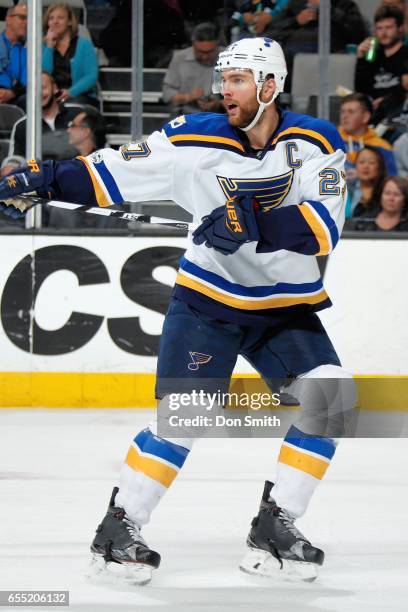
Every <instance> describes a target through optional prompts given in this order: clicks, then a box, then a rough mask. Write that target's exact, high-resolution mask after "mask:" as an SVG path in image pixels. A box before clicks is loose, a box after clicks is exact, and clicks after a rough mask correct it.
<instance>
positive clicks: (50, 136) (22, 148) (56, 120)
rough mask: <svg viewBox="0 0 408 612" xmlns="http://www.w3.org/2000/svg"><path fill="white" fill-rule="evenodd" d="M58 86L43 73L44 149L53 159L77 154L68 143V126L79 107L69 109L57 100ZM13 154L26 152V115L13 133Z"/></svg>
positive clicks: (44, 153) (48, 75) (16, 125)
mask: <svg viewBox="0 0 408 612" xmlns="http://www.w3.org/2000/svg"><path fill="white" fill-rule="evenodd" d="M57 94H58V87H57V85H56V84H55V81H54V79H53V77H52V76H51V75H50V74H48V73H47V72H43V73H42V75H41V106H42V128H41V129H42V149H43V155H47V157H51V158H52V159H64V158H66V157H70V156H72V155H75V151H74V149H73V148H72V147H69V145H68V138H67V135H66V128H67V126H68V123H69V121H70V120H71V119H72V118H73V117H75V115H76V114H77V113H78V108H76V109H69V108H65V107H64V106H63V105H61V104H59V102H58V100H57ZM11 141H12V150H13V154H17V155H22V156H24V157H25V154H26V117H23V118H22V119H19V121H17V123H16V124H15V127H14V129H13V132H12V135H11Z"/></svg>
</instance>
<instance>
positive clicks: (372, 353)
mask: <svg viewBox="0 0 408 612" xmlns="http://www.w3.org/2000/svg"><path fill="white" fill-rule="evenodd" d="M185 243H186V240H185V239H184V238H172V237H154V238H153V237H152V238H150V237H149V238H148V237H134V236H129V237H123V236H120V237H119V236H118V237H100V236H99V237H98V236H95V237H91V236H36V237H32V236H28V235H27V236H25V235H10V236H8V235H3V236H2V240H1V243H0V257H1V259H0V261H1V264H0V293H1V323H2V325H1V329H0V347H1V352H0V371H1V372H30V371H31V372H98V373H100V372H124V373H126V372H129V373H131V372H139V373H152V372H154V371H155V365H156V350H157V342H158V338H159V336H160V332H161V326H162V323H163V315H164V312H165V309H166V303H167V302H168V299H169V296H170V290H171V289H170V288H171V286H172V285H173V283H174V280H175V277H176V267H177V261H178V258H179V256H180V255H181V253H182V252H183V249H184V246H185ZM407 246H408V243H407V241H405V240H358V239H356V240H342V241H340V244H339V245H338V247H337V249H336V250H335V252H334V253H333V254H332V255H331V256H330V258H329V261H328V263H327V266H326V270H325V287H326V289H327V291H328V293H329V295H330V296H331V298H332V301H333V303H334V306H333V307H332V308H330V309H328V310H326V311H324V312H322V313H321V314H320V316H321V319H322V321H323V322H324V324H325V326H326V328H327V330H328V332H329V334H330V336H331V338H332V340H333V342H334V345H335V347H336V349H337V351H338V353H339V356H340V358H341V359H342V362H343V364H344V366H345V367H346V368H348V369H349V370H350V371H352V372H353V373H357V374H408V359H407V355H406V352H407V346H408V324H407V317H408V283H407V282H406V276H407V271H406V267H407V264H406V251H407ZM33 254H34V255H35V258H34V261H35V263H36V265H35V266H34V270H35V273H36V279H37V287H38V286H39V289H38V292H37V294H36V295H35V296H33V295H32V292H31V289H32V278H30V274H31V271H32V266H33V259H32V257H33ZM22 294H23V295H22ZM30 296H31V297H30ZM33 298H35V299H33ZM32 301H34V306H33V309H31V306H32V304H31V302H32ZM73 313H76V314H75V315H73ZM32 315H34V316H32ZM78 315H79V316H78ZM33 329H35V333H34V335H33ZM34 338H36V339H37V340H34ZM236 370H237V371H238V372H241V373H244V372H251V371H252V370H251V368H250V366H248V365H247V364H246V362H245V361H244V360H242V359H240V360H239V361H238V364H237V368H236Z"/></svg>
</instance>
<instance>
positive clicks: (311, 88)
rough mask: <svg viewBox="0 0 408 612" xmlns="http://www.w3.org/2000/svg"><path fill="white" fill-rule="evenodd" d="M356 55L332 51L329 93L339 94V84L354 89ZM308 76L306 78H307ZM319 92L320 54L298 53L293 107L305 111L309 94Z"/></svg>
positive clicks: (294, 73)
mask: <svg viewBox="0 0 408 612" xmlns="http://www.w3.org/2000/svg"><path fill="white" fill-rule="evenodd" d="M355 65H356V56H355V55H353V54H349V53H331V54H330V56H329V93H330V95H337V88H338V87H339V86H341V87H344V88H346V89H349V90H351V91H353V90H354V70H355ZM305 76H306V78H305ZM318 94H319V55H318V54H317V53H298V54H297V55H296V56H295V59H294V63H293V77H292V95H291V103H292V109H293V110H294V111H296V112H305V111H306V109H307V107H308V104H309V96H313V95H318Z"/></svg>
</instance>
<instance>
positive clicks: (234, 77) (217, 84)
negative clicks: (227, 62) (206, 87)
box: [212, 66, 252, 95]
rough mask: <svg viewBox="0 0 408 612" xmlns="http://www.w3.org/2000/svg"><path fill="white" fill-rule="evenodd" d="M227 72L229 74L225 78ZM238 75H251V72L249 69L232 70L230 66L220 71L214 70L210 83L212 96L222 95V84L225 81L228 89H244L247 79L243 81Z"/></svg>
mask: <svg viewBox="0 0 408 612" xmlns="http://www.w3.org/2000/svg"><path fill="white" fill-rule="evenodd" d="M227 72H228V73H231V74H228V77H227V76H226V73H227ZM240 73H241V74H242V73H246V74H251V73H252V70H250V69H249V68H234V67H232V66H231V68H230V67H229V66H228V68H224V69H221V70H220V69H219V68H218V69H217V68H215V70H214V76H213V83H212V92H213V93H214V94H221V95H223V94H224V83H225V82H226V81H228V85H229V87H230V88H231V89H233V90H237V89H241V88H242V87H244V86H245V84H247V82H248V81H247V79H243V78H242V77H241V75H240Z"/></svg>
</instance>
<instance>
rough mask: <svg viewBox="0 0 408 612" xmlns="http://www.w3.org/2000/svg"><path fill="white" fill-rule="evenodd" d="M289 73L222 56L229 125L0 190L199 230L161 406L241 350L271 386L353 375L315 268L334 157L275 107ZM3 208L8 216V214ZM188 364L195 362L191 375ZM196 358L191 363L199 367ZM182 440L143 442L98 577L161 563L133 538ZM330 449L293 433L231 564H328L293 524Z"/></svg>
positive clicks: (167, 346)
mask: <svg viewBox="0 0 408 612" xmlns="http://www.w3.org/2000/svg"><path fill="white" fill-rule="evenodd" d="M285 77H286V64H285V59H284V56H283V53H282V49H281V47H280V46H279V45H278V44H277V43H276V42H275V41H273V40H271V39H268V38H253V39H243V40H241V41H239V42H237V43H234V44H232V45H230V46H229V47H228V48H227V49H226V50H225V51H223V52H222V53H221V54H220V56H219V59H218V62H217V65H216V67H215V76H214V85H213V91H214V93H220V94H222V95H223V97H224V104H225V108H226V115H221V114H212V113H202V114H196V115H190V116H181V117H177V118H176V119H174V120H173V121H170V123H168V124H167V125H165V126H164V128H163V130H162V131H160V132H155V133H153V134H152V135H151V136H150V137H149V138H147V140H146V141H144V142H140V143H130V144H129V145H127V146H123V147H122V148H121V149H120V151H114V150H112V149H103V150H100V151H97V152H96V153H93V154H92V155H90V156H88V157H79V158H77V159H75V160H69V161H64V162H43V163H40V162H35V161H33V162H29V164H28V167H27V168H25V169H21V170H20V171H18V172H15V173H14V174H11V175H9V176H8V177H6V178H5V179H3V181H2V182H1V183H0V200H3V201H4V200H7V199H9V198H13V196H16V195H17V194H19V193H21V192H28V191H32V190H36V191H37V193H38V194H39V195H43V196H47V194H50V195H51V196H52V197H54V198H60V199H65V200H68V201H71V202H80V203H87V204H98V205H99V206H109V205H111V204H120V203H122V202H124V201H142V200H153V199H156V200H161V199H169V198H171V199H173V200H174V201H175V202H177V203H178V204H179V205H180V206H182V207H183V208H185V209H186V210H188V211H189V212H191V213H192V214H193V216H194V219H195V221H196V222H197V224H198V227H197V229H196V230H195V231H194V232H192V233H191V235H190V236H189V246H188V249H187V251H186V253H185V256H184V257H182V258H181V262H180V269H179V272H178V276H177V280H176V285H175V287H174V291H173V295H172V299H171V302H170V306H169V310H168V312H167V315H166V318H165V321H164V327H163V333H162V337H161V342H160V349H159V356H158V365H157V386H156V394H157V397H158V398H163V400H162V401H165V400H166V397H167V396H168V394H170V393H178V392H180V386H179V384H180V380H182V381H183V386H184V388H183V391H185V389H186V386H187V388H191V389H193V388H196V387H197V385H199V383H200V381H201V380H204V379H207V380H208V379H211V378H215V379H223V380H229V379H230V377H231V374H232V371H233V368H234V365H235V362H236V359H237V356H238V354H241V355H243V356H244V357H245V358H246V359H247V360H248V361H249V362H250V363H251V364H252V365H253V367H254V368H255V369H256V370H257V371H258V372H259V373H260V374H261V376H262V377H263V378H264V379H265V380H270V379H276V378H278V379H279V378H286V377H290V378H296V377H298V378H299V379H305V378H330V379H336V380H338V381H341V380H343V379H349V378H350V375H349V374H348V373H347V372H345V371H344V370H343V369H342V367H341V364H340V361H339V358H338V357H337V355H336V352H335V350H334V348H333V346H332V344H331V342H330V340H329V338H328V336H327V334H326V332H325V330H324V328H323V326H322V324H321V322H320V320H319V318H318V317H317V315H316V311H319V310H322V309H323V308H327V307H328V306H330V304H331V302H330V299H329V297H328V295H327V293H326V291H325V290H324V288H323V284H322V280H321V278H320V274H319V268H318V265H317V262H316V256H320V255H326V254H328V253H330V252H331V251H332V249H333V248H334V247H335V246H336V244H337V242H338V239H339V234H340V232H341V229H342V225H343V221H344V196H345V177H344V171H343V164H344V160H345V154H344V145H343V141H342V139H341V138H340V136H339V134H338V132H337V131H336V129H335V128H334V126H333V125H331V124H330V123H328V122H326V121H322V120H318V119H315V118H312V117H308V116H305V115H298V114H295V113H292V112H286V111H281V110H280V109H279V108H278V107H277V105H276V103H275V100H276V98H277V96H278V94H279V93H280V92H282V91H283V87H284V82H285ZM7 203H8V204H11V206H8V207H6V206H3V208H5V209H6V211H8V212H10V211H13V214H17V211H16V210H15V209H13V206H12V204H13V201H12V200H11V201H10V200H9V201H8V202H7ZM191 353H193V354H194V353H202V354H204V355H205V356H206V357H208V359H203V360H201V361H199V362H198V363H196V362H194V366H196V367H193V368H191V367H190V368H189V365H191V356H190V355H191ZM193 361H194V360H193ZM191 443H192V439H189V438H186V439H180V438H177V439H167V438H165V437H160V435H158V432H157V430H156V429H155V427H154V426H150V427H148V428H147V429H145V430H143V431H141V432H139V433H138V434H137V435H136V436H135V438H134V440H133V441H132V443H131V446H130V448H129V452H128V454H127V456H126V459H125V462H124V464H123V467H122V470H121V474H120V482H119V488H115V489H114V491H113V494H112V497H111V500H110V503H109V507H108V511H107V514H106V516H105V518H104V519H103V521H102V523H101V524H100V525H99V527H98V529H97V533H96V537H95V539H94V540H93V543H92V546H91V550H92V552H93V554H94V560H95V563H96V564H97V566H98V567H99V568H100V569H101V570H107V571H109V567H113V568H114V569H118V568H119V566H120V565H121V566H122V567H125V569H126V571H127V572H128V575H129V576H130V577H131V578H132V579H133V580H134V581H136V582H139V583H142V582H143V581H148V580H149V579H150V576H151V570H152V569H153V568H157V567H158V566H159V563H160V556H159V554H158V553H156V552H155V551H153V550H151V549H150V548H149V546H148V545H147V543H146V542H145V541H144V539H143V538H142V535H141V528H142V527H143V525H145V524H146V523H147V522H148V521H149V519H150V515H151V512H152V511H153V509H154V508H155V506H156V505H157V504H158V502H159V501H160V499H161V497H162V496H163V494H164V493H165V491H166V490H167V488H168V487H169V486H170V485H171V483H172V482H173V480H174V479H175V477H176V476H177V473H178V472H179V470H180V469H181V468H182V466H183V464H184V462H185V460H186V458H187V456H188V454H189V451H190V449H191V445H192V444H191ZM335 448H336V443H335V440H334V439H332V438H331V437H330V436H327V435H326V436H325V435H321V436H320V435H314V434H313V432H308V431H307V430H306V428H303V429H302V428H300V427H294V426H292V427H291V428H290V430H289V431H288V433H287V435H286V437H285V439H284V441H283V444H282V448H281V451H280V455H279V459H278V465H277V477H276V481H275V484H274V485H273V484H272V483H271V482H269V481H267V482H266V485H265V488H264V492H263V495H262V501H261V505H260V508H259V512H258V514H257V516H256V517H255V518H254V520H253V521H252V526H251V529H250V533H249V536H248V540H247V543H248V553H247V555H246V557H245V558H244V560H243V561H242V563H241V568H242V569H243V570H245V571H247V572H250V573H254V574H261V575H268V576H270V575H274V574H277V573H278V574H279V572H281V573H282V570H283V571H287V572H292V573H294V574H296V575H297V576H300V577H301V578H302V579H305V580H311V579H313V578H315V576H316V569H317V567H318V566H319V565H321V564H322V563H323V559H324V553H323V551H322V550H320V549H319V548H316V547H314V546H313V545H312V544H311V543H310V541H309V540H308V539H307V538H306V537H305V536H304V535H302V533H300V531H299V530H298V529H297V527H296V526H295V520H296V519H297V518H298V517H300V516H302V514H303V513H304V512H305V510H306V508H307V506H308V503H309V501H310V499H311V497H312V495H313V492H314V490H315V488H316V486H317V485H318V483H319V482H320V480H321V479H322V478H323V476H324V474H325V472H326V469H327V467H328V466H329V464H330V461H331V459H332V457H333V455H334V452H335Z"/></svg>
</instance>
